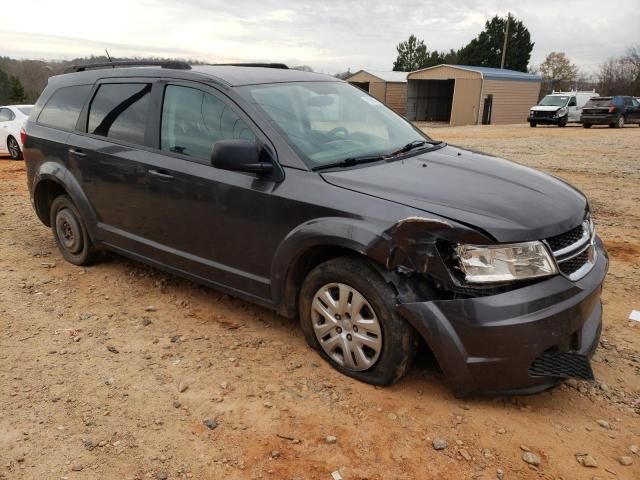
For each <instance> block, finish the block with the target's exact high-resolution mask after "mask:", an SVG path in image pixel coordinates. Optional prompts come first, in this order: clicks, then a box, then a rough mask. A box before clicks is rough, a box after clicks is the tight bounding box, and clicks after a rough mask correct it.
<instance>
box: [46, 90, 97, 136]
mask: <svg viewBox="0 0 640 480" xmlns="http://www.w3.org/2000/svg"><path fill="white" fill-rule="evenodd" d="M90 90H91V85H74V86H72V87H62V88H60V89H58V90H56V91H55V92H54V93H53V95H51V97H50V98H49V101H48V102H47V103H46V105H45V106H44V107H43V109H42V111H41V112H40V115H39V116H38V120H37V123H38V124H39V125H44V126H45V127H51V128H57V129H59V130H66V131H69V132H70V131H72V130H74V129H75V127H76V122H77V121H78V116H79V115H80V110H82V106H83V105H84V101H85V100H86V98H87V95H89V91H90Z"/></svg>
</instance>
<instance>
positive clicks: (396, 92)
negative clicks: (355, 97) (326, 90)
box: [345, 70, 407, 115]
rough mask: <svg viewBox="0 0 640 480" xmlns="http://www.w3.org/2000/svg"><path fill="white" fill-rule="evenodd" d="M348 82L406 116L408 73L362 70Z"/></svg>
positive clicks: (348, 78)
mask: <svg viewBox="0 0 640 480" xmlns="http://www.w3.org/2000/svg"><path fill="white" fill-rule="evenodd" d="M345 80H346V81H347V82H349V83H350V84H352V85H355V86H356V87H359V88H361V89H362V90H364V91H365V92H368V93H369V94H370V95H371V96H372V97H374V98H376V99H378V100H380V101H381V102H382V103H384V104H385V105H387V106H388V107H389V108H391V109H392V110H393V111H394V112H396V113H398V114H400V115H405V114H406V108H407V72H378V71H373V70H360V71H358V72H356V73H354V74H353V75H351V76H350V77H347V78H345Z"/></svg>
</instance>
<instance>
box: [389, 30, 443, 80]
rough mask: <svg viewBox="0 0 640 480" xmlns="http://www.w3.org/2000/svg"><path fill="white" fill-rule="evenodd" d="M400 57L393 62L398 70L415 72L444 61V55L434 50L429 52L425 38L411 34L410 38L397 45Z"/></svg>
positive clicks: (394, 67) (394, 68) (395, 69)
mask: <svg viewBox="0 0 640 480" xmlns="http://www.w3.org/2000/svg"><path fill="white" fill-rule="evenodd" d="M396 50H397V51H398V57H397V58H396V61H395V62H393V70H394V71H396V72H413V71H415V70H420V69H422V68H428V67H433V66H435V65H440V64H441V63H444V55H443V54H441V53H440V52H438V51H437V50H434V51H433V52H429V51H428V50H427V46H426V45H425V44H424V41H423V40H418V39H417V38H416V36H415V35H410V36H409V39H408V40H405V41H404V42H400V43H399V44H398V46H397V47H396Z"/></svg>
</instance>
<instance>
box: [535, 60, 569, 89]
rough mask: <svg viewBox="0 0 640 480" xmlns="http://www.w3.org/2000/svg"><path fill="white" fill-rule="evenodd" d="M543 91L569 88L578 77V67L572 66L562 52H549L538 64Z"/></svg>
mask: <svg viewBox="0 0 640 480" xmlns="http://www.w3.org/2000/svg"><path fill="white" fill-rule="evenodd" d="M539 68H540V73H541V74H542V79H543V86H542V88H543V91H546V92H549V91H553V90H563V89H565V90H566V89H569V88H571V86H572V84H573V83H574V82H575V80H576V78H577V76H578V67H576V66H575V65H574V64H572V63H571V62H570V61H569V59H568V58H567V55H566V54H565V53H564V52H551V53H550V54H549V55H547V58H545V59H544V62H542V63H541V64H540V67H539Z"/></svg>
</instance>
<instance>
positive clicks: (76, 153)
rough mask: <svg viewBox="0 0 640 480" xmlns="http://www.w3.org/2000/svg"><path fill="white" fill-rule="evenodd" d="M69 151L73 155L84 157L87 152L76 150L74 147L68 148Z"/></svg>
mask: <svg viewBox="0 0 640 480" xmlns="http://www.w3.org/2000/svg"><path fill="white" fill-rule="evenodd" d="M69 153H70V154H71V155H73V156H75V157H86V156H87V154H86V153H84V152H83V151H82V150H76V149H75V148H70V149H69Z"/></svg>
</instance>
